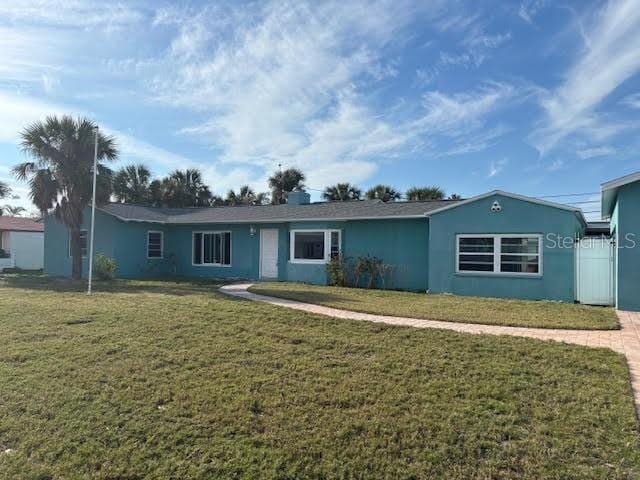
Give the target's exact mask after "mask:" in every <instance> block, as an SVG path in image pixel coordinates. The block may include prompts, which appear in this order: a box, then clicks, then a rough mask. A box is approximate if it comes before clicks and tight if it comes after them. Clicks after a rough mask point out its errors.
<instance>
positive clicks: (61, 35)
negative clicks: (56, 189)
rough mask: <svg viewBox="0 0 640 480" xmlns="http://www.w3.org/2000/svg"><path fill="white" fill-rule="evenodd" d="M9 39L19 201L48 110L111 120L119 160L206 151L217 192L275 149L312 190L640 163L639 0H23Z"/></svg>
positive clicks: (196, 161)
mask: <svg viewBox="0 0 640 480" xmlns="http://www.w3.org/2000/svg"><path fill="white" fill-rule="evenodd" d="M0 38H1V39H2V47H1V48H0V113H1V114H0V180H2V181H7V182H9V183H10V184H11V185H12V187H13V188H14V193H15V194H16V195H17V196H20V198H19V199H18V198H16V199H13V200H10V201H9V202H8V203H12V204H22V205H28V204H29V202H28V198H27V196H26V189H25V186H24V185H20V184H17V183H15V181H14V180H13V179H12V178H11V174H10V168H11V166H13V165H14V164H16V163H18V162H20V161H22V160H23V159H24V156H23V154H22V153H21V152H20V150H19V148H18V145H17V143H18V135H19V132H20V130H21V129H22V128H23V127H24V126H26V125H27V124H29V123H30V122H32V121H34V120H37V119H40V118H43V117H44V116H45V115H47V114H52V113H57V114H62V113H71V114H74V115H87V116H89V117H91V118H93V119H95V120H96V121H98V123H99V124H100V126H101V128H103V129H104V130H106V131H108V132H109V133H111V134H113V135H115V136H116V138H117V141H118V144H119V147H120V152H121V155H120V161H119V162H118V163H117V164H115V165H114V167H117V166H119V165H120V164H127V163H132V162H143V163H145V164H147V165H148V166H149V167H150V168H151V170H152V171H153V173H154V174H156V175H162V174H165V173H167V172H169V171H171V170H173V169H175V168H185V167H187V166H191V167H198V168H200V169H201V170H202V171H203V173H204V174H205V178H206V180H207V182H208V183H209V184H210V185H211V187H212V190H213V191H214V192H216V193H218V194H224V193H225V192H226V191H227V190H228V189H229V188H232V187H238V186H240V185H242V184H247V183H248V184H250V185H251V186H253V187H254V188H255V189H256V190H258V191H264V190H266V177H267V176H268V175H269V174H270V173H271V172H272V171H273V170H275V169H276V168H277V165H278V163H282V165H283V167H288V166H296V167H299V168H301V169H302V170H303V171H304V172H305V173H306V174H307V177H308V182H307V184H308V186H309V187H311V188H313V189H321V188H323V187H324V186H326V185H328V184H331V183H334V182H337V181H350V182H353V183H356V184H357V185H359V186H361V187H363V188H366V187H368V186H370V185H372V184H375V183H379V182H384V183H389V184H392V185H395V186H397V187H398V188H400V189H406V188H408V187H410V186H412V185H432V184H436V185H440V186H441V187H443V188H444V189H445V190H446V191H447V193H458V194H461V195H463V196H472V195H475V194H479V193H482V192H485V191H487V190H491V189H496V188H499V189H504V190H508V191H512V192H517V193H521V194H527V195H534V196H546V195H555V194H566V193H586V192H596V191H597V190H598V188H599V185H600V183H601V182H603V181H606V180H609V179H612V178H615V177H618V176H622V175H625V174H627V173H630V172H632V171H636V170H640V157H639V156H638V155H637V154H636V152H637V151H638V148H639V147H640V135H639V130H640V121H639V120H640V118H639V115H638V114H639V113H640V77H639V75H638V72H639V70H640V1H638V0H635V1H634V0H626V1H617V2H608V3H607V2H587V1H576V2H571V1H567V2H564V1H554V2H552V1H545V0H523V1H513V2H504V1H483V2H475V1H470V2H464V1H459V2H458V1H430V2H418V1H414V2H409V1H404V0H389V1H386V0H382V1H363V2H359V1H356V0H350V1H346V2H345V1H344V0H342V1H337V2H331V1H327V2H314V1H311V2H304V1H291V2H287V1H274V2H236V1H234V2H181V3H180V4H179V5H178V4H177V3H176V4H173V3H169V2H167V3H162V2H157V1H152V2H137V1H133V2H124V1H122V2H98V1H89V0H66V1H63V0H39V1H35V0H33V1H21V0H15V1H12V2H2V4H1V5H0ZM313 193H314V195H315V197H316V198H318V195H319V194H318V192H315V191H313ZM597 198H598V197H597V195H595V196H588V195H587V196H582V197H575V198H570V197H560V200H562V201H567V202H568V201H588V200H591V199H597ZM583 205H584V207H585V210H595V209H597V208H598V206H597V205H594V204H583ZM590 216H593V215H590Z"/></svg>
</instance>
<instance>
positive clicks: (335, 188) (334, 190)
mask: <svg viewBox="0 0 640 480" xmlns="http://www.w3.org/2000/svg"><path fill="white" fill-rule="evenodd" d="M361 196H362V190H360V189H359V188H358V187H356V186H355V185H351V184H350V183H336V184H335V185H332V186H330V187H326V188H325V189H324V192H323V193H322V198H324V199H325V200H328V201H331V202H345V201H348V200H360V197H361Z"/></svg>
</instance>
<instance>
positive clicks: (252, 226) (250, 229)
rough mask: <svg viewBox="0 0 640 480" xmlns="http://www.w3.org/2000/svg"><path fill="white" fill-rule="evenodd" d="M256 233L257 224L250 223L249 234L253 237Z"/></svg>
mask: <svg viewBox="0 0 640 480" xmlns="http://www.w3.org/2000/svg"><path fill="white" fill-rule="evenodd" d="M255 234H256V227H255V225H249V235H251V236H252V237H253V236H255Z"/></svg>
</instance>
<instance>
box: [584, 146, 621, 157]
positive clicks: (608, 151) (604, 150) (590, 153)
mask: <svg viewBox="0 0 640 480" xmlns="http://www.w3.org/2000/svg"><path fill="white" fill-rule="evenodd" d="M614 153H616V149H615V148H613V147H607V146H602V147H593V148H584V149H581V150H578V151H577V152H576V155H578V158H580V159H581V160H586V159H589V158H594V157H604V156H607V155H613V154H614Z"/></svg>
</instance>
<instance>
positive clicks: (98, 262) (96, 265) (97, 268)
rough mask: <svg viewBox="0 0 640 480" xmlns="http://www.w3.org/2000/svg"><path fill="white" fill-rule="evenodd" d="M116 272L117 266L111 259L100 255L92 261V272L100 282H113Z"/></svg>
mask: <svg viewBox="0 0 640 480" xmlns="http://www.w3.org/2000/svg"><path fill="white" fill-rule="evenodd" d="M116 270H118V264H117V263H116V261H115V260H114V259H113V258H109V257H107V256H105V255H103V254H101V253H99V254H97V255H96V258H95V260H94V261H93V271H94V273H95V274H96V277H98V278H99V279H100V280H113V279H114V278H115V276H116Z"/></svg>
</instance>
